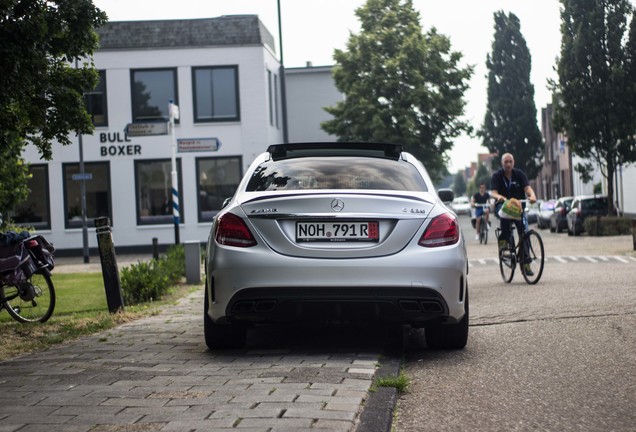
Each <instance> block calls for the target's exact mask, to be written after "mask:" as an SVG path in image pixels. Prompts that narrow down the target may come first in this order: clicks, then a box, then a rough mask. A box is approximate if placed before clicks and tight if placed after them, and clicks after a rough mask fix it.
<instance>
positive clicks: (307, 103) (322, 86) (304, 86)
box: [285, 66, 343, 142]
mask: <svg viewBox="0 0 636 432" xmlns="http://www.w3.org/2000/svg"><path fill="white" fill-rule="evenodd" d="M285 82H286V91H287V101H288V106H287V118H288V122H289V123H288V124H289V128H288V132H289V141H290V142H299V141H334V140H335V137H334V136H331V135H329V134H327V133H326V132H325V131H323V130H322V129H321V128H320V123H321V122H323V121H326V120H329V119H331V118H332V116H331V115H330V114H329V113H327V112H326V111H325V110H324V109H323V107H326V106H333V105H335V104H336V103H337V102H338V101H341V100H343V95H342V93H340V92H339V91H338V89H336V86H335V84H334V82H333V78H332V75H331V67H330V66H321V67H308V68H290V69H287V70H286V74H285Z"/></svg>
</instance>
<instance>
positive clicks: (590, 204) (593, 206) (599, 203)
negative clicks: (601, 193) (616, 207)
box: [581, 198, 607, 210]
mask: <svg viewBox="0 0 636 432" xmlns="http://www.w3.org/2000/svg"><path fill="white" fill-rule="evenodd" d="M581 208H583V209H585V210H605V209H607V198H590V199H584V200H581Z"/></svg>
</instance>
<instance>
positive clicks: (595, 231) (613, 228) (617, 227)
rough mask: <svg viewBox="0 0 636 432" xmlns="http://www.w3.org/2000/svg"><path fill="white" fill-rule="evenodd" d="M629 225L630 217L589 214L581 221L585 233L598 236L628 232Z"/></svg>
mask: <svg viewBox="0 0 636 432" xmlns="http://www.w3.org/2000/svg"><path fill="white" fill-rule="evenodd" d="M631 225H632V221H631V219H628V218H625V217H617V216H601V217H600V218H597V217H595V216H590V217H588V218H586V219H585V221H583V226H584V228H585V231H586V232H587V234H588V235H590V236H599V237H600V236H615V235H625V234H630V233H631Z"/></svg>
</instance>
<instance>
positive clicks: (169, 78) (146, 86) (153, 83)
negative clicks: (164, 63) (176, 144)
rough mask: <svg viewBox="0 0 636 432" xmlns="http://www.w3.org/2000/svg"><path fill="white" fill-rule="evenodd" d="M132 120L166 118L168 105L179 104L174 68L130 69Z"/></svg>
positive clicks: (143, 120) (148, 120) (146, 120)
mask: <svg viewBox="0 0 636 432" xmlns="http://www.w3.org/2000/svg"><path fill="white" fill-rule="evenodd" d="M130 74H131V80H130V81H131V83H132V84H131V85H132V89H131V92H132V95H131V96H132V116H133V122H152V121H162V120H168V118H169V113H168V105H169V104H170V101H171V100H172V101H173V102H174V103H175V104H177V105H179V100H178V99H179V98H178V94H177V70H176V69H137V70H132V71H131V72H130Z"/></svg>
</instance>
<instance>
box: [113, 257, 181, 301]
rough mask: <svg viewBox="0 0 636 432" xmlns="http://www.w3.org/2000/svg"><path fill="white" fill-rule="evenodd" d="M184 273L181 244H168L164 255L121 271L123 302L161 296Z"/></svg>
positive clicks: (146, 299)
mask: <svg viewBox="0 0 636 432" xmlns="http://www.w3.org/2000/svg"><path fill="white" fill-rule="evenodd" d="M184 274H185V252H184V249H183V246H182V245H174V246H170V247H169V248H168V250H167V251H166V255H165V256H163V257H160V258H159V259H152V260H150V261H147V262H142V261H140V262H138V263H137V264H133V265H131V266H130V267H127V268H123V269H122V271H121V289H122V296H123V299H124V304H126V305H133V304H138V303H143V302H149V301H152V300H157V299H160V298H162V297H163V296H164V295H165V294H167V293H168V292H169V290H170V289H171V288H172V287H173V286H174V285H175V284H177V283H179V282H180V281H181V278H182V277H183V276H184Z"/></svg>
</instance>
